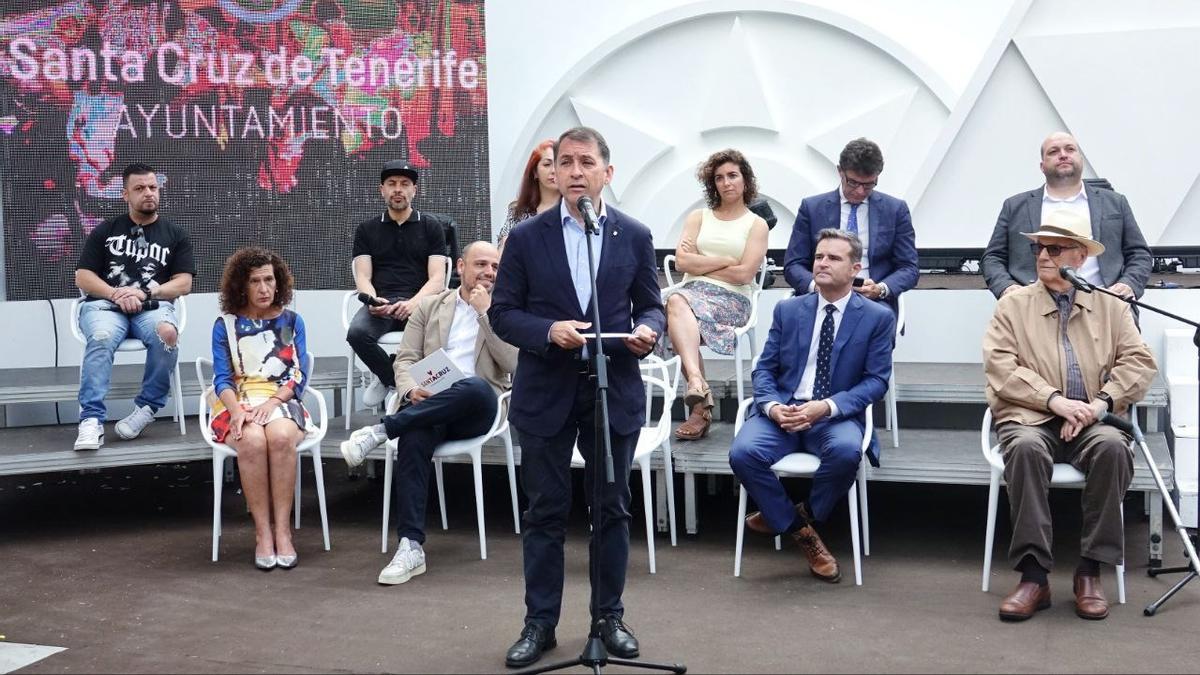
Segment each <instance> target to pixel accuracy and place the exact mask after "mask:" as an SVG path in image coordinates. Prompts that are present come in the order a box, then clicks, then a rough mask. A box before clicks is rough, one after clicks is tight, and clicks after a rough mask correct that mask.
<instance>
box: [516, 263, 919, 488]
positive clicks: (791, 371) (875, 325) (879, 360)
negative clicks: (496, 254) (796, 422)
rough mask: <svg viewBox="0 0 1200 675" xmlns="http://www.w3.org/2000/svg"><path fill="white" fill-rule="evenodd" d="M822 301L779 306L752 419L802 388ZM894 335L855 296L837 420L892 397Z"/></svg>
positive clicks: (837, 343)
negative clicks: (888, 396) (890, 388)
mask: <svg viewBox="0 0 1200 675" xmlns="http://www.w3.org/2000/svg"><path fill="white" fill-rule="evenodd" d="M506 255H507V253H506ZM817 300H818V294H817V293H809V294H807V295H802V296H797V297H792V298H787V299H786V300H782V301H780V303H779V304H777V305H775V315H774V317H773V318H772V319H771V332H770V333H769V334H768V335H767V344H766V346H764V347H763V352H762V356H760V357H758V365H757V366H756V367H755V368H754V374H753V378H754V406H753V408H754V410H753V412H752V414H762V407H763V405H764V404H766V403H770V402H771V401H778V402H779V403H787V402H788V401H790V400H792V395H793V394H795V392H796V387H798V386H800V378H801V377H802V376H803V375H804V367H805V365H806V364H807V363H808V348H809V345H811V344H812V335H813V328H814V326H815V325H816V323H815V322H816V313H817V304H818V303H817ZM895 330H896V319H895V317H894V316H893V315H892V313H891V312H889V311H888V310H887V308H886V307H884V306H883V305H880V304H879V303H876V302H870V301H868V300H867V299H866V298H864V297H862V296H861V295H859V294H858V293H852V294H851V295H850V302H849V303H848V304H847V305H846V314H845V316H843V317H842V321H841V324H840V325H839V326H838V332H837V335H836V336H835V337H834V339H833V354H832V356H830V362H829V368H830V389H831V390H832V391H833V395H832V396H830V398H832V399H833V402H834V404H836V405H837V408H838V417H837V419H842V418H846V417H854V418H857V419H858V420H859V422H860V423H862V424H864V425H865V424H867V423H868V422H869V420H866V419H865V416H864V414H863V413H864V412H865V411H866V408H867V406H868V405H870V404H871V403H874V402H875V401H878V400H881V399H882V398H883V396H884V394H886V393H887V386H888V378H889V377H891V375H892V339H893V337H894V333H895ZM868 459H869V460H870V462H871V464H873V465H874V466H879V444H878V443H877V442H876V440H875V438H874V437H872V439H871V447H870V448H869V449H868Z"/></svg>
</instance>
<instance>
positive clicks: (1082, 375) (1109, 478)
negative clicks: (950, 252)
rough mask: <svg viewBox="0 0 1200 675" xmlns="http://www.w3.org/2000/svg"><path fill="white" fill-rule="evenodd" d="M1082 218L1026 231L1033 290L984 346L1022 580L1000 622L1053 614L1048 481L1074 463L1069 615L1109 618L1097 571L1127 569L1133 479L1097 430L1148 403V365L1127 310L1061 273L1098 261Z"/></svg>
mask: <svg viewBox="0 0 1200 675" xmlns="http://www.w3.org/2000/svg"><path fill="white" fill-rule="evenodd" d="M1090 235H1091V227H1090V224H1089V223H1088V220H1087V219H1086V218H1084V217H1083V216H1081V215H1079V214H1076V213H1073V212H1071V211H1066V210H1058V211H1053V212H1050V213H1048V214H1047V215H1046V217H1045V218H1043V219H1042V225H1041V227H1040V229H1038V230H1037V231H1035V232H1031V233H1026V234H1025V236H1026V237H1028V238H1029V240H1030V247H1031V248H1032V251H1033V256H1034V259H1035V261H1036V263H1037V274H1038V280H1037V281H1036V282H1034V283H1033V284H1030V285H1029V286H1024V287H1022V288H1019V289H1017V290H1015V291H1013V292H1011V293H1008V294H1006V295H1005V296H1004V297H1003V298H1001V299H1000V301H999V303H997V305H996V311H995V314H994V315H993V316H992V321H991V324H990V325H989V326H988V330H987V333H986V334H985V335H984V338H983V361H984V371H985V373H986V376H987V392H986V393H987V401H988V406H989V407H990V408H991V409H992V415H993V418H994V420H995V424H996V434H997V436H998V437H999V439H1000V446H1001V450H1002V453H1003V457H1004V478H1005V481H1006V482H1007V483H1008V495H1009V502H1010V508H1011V514H1012V524H1013V535H1012V544H1011V546H1010V548H1009V556H1010V557H1011V559H1012V561H1013V563H1014V566H1015V569H1017V570H1018V571H1020V572H1021V580H1020V582H1019V583H1018V585H1017V587H1016V589H1015V590H1014V591H1013V592H1012V593H1011V594H1010V595H1009V596H1008V597H1006V598H1005V599H1004V601H1003V602H1002V603H1001V604H1000V618H1001V619H1004V620H1009V621H1021V620H1024V619H1028V618H1030V617H1031V616H1033V614H1034V613H1035V612H1037V611H1038V610H1041V609H1045V608H1047V607H1049V606H1050V584H1049V580H1048V574H1049V571H1050V569H1051V567H1052V566H1053V563H1054V559H1053V556H1052V553H1051V549H1052V546H1051V544H1052V538H1051V522H1050V504H1049V490H1050V475H1051V473H1052V472H1053V465H1054V463H1055V462H1069V463H1070V464H1071V465H1072V466H1074V467H1075V468H1077V469H1079V470H1080V471H1081V472H1083V473H1084V474H1085V475H1086V476H1087V485H1086V486H1085V487H1084V489H1083V498H1082V500H1081V501H1082V506H1083V520H1082V532H1081V535H1080V561H1079V565H1078V567H1077V568H1076V570H1075V575H1074V579H1073V585H1074V593H1075V613H1076V614H1077V615H1079V616H1080V617H1082V618H1084V619H1103V618H1105V617H1106V616H1108V601H1107V600H1106V599H1105V597H1104V590H1103V587H1102V585H1101V583H1100V564H1101V563H1104V564H1107V565H1118V564H1121V562H1122V561H1123V559H1124V548H1125V547H1124V532H1123V528H1122V521H1121V500H1122V498H1123V497H1124V496H1125V490H1126V488H1128V487H1129V481H1130V479H1131V478H1132V476H1133V452H1132V450H1131V449H1130V447H1129V439H1128V438H1127V437H1126V436H1125V435H1124V434H1123V433H1122V432H1121V431H1119V430H1118V429H1116V428H1115V427H1112V426H1108V425H1104V424H1097V420H1098V419H1099V418H1100V417H1101V416H1103V414H1104V413H1105V412H1108V411H1112V412H1115V413H1121V412H1124V411H1125V410H1126V409H1127V408H1128V407H1129V405H1130V404H1132V403H1136V402H1137V401H1138V400H1140V399H1141V398H1142V396H1143V395H1144V394H1145V392H1146V389H1147V388H1148V387H1149V385H1150V380H1151V379H1152V378H1153V377H1154V373H1155V371H1156V366H1155V363H1154V357H1153V356H1152V355H1151V353H1150V350H1149V349H1147V347H1146V345H1145V343H1144V342H1143V341H1142V336H1141V334H1139V333H1138V330H1137V327H1136V326H1135V325H1134V322H1133V316H1132V312H1131V311H1130V308H1129V305H1127V304H1126V303H1124V302H1122V301H1121V300H1118V299H1117V298H1114V297H1111V296H1108V295H1103V294H1100V293H1094V294H1093V293H1084V292H1076V290H1075V288H1074V287H1073V286H1072V285H1071V284H1070V283H1069V282H1068V281H1067V280H1066V279H1064V278H1063V277H1062V276H1061V273H1060V269H1061V268H1063V267H1069V268H1071V269H1073V270H1078V269H1079V268H1080V267H1082V266H1083V264H1084V262H1085V261H1086V260H1087V259H1088V258H1089V257H1095V256H1098V255H1100V254H1101V253H1103V252H1104V246H1103V245H1102V244H1100V243H1099V242H1097V241H1095V240H1094V239H1092V238H1091V236H1090Z"/></svg>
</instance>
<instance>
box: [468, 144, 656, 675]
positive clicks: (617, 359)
mask: <svg viewBox="0 0 1200 675" xmlns="http://www.w3.org/2000/svg"><path fill="white" fill-rule="evenodd" d="M554 166H555V170H554V171H555V174H554V175H555V181H556V183H557V185H558V189H559V191H560V192H561V193H562V196H563V198H562V200H561V201H560V202H559V205H558V207H557V208H551V209H547V210H546V211H544V212H543V213H541V214H540V215H538V216H535V217H533V218H530V219H529V220H526V221H525V222H523V223H521V224H520V225H518V226H517V227H515V228H513V230H512V233H511V234H509V236H508V240H507V241H506V242H505V246H504V258H503V260H502V262H501V263H500V271H499V274H498V276H497V278H496V286H495V289H494V290H493V295H492V306H491V308H490V309H489V310H488V317H489V318H490V320H491V324H492V329H493V330H494V331H495V333H496V335H498V336H499V337H500V339H502V340H504V341H505V342H508V343H509V344H512V345H515V346H517V347H519V348H520V350H521V351H520V355H519V356H518V360H517V370H516V373H515V375H514V379H513V389H512V392H513V393H512V405H511V409H510V410H509V414H508V419H509V421H510V422H511V423H512V425H513V426H514V427H516V429H517V431H518V432H519V433H520V437H521V486H522V488H523V490H524V492H525V496H526V498H527V499H528V501H529V505H528V508H527V509H526V511H525V515H524V517H523V518H522V522H523V525H524V527H523V529H522V533H523V534H522V542H521V543H522V547H523V549H524V557H525V607H526V614H525V627H524V629H523V630H522V631H521V636H520V638H519V639H518V640H517V641H516V643H514V644H513V645H512V647H511V648H509V650H508V653H507V654H506V656H505V665H507V666H509V667H523V666H527V665H530V664H532V663H534V662H535V661H537V660H538V659H539V658H540V657H541V655H542V652H544V651H545V650H547V649H551V648H553V647H554V646H556V644H557V642H556V640H555V636H554V629H555V627H556V626H557V624H558V619H559V611H560V609H561V606H562V590H563V542H564V540H565V538H566V525H567V515H568V514H569V512H570V509H571V451H572V448H573V447H574V445H575V444H576V443H578V444H579V450H580V452H581V453H582V455H583V458H584V461H585V462H586V468H585V470H584V485H585V486H587V490H588V493H589V494H588V495H587V497H588V503H589V504H594V503H595V502H596V500H595V499H594V495H591V494H590V492H591V485H592V472H593V471H600V470H602V468H603V467H597V466H593V461H592V458H593V449H594V447H595V445H596V443H595V441H596V433H595V427H594V421H595V412H594V405H595V393H596V392H595V382H594V380H593V378H592V377H591V375H592V374H593V370H594V369H593V367H592V364H591V362H590V361H589V360H588V357H589V356H590V353H589V351H590V349H589V348H591V349H594V348H595V342H594V340H588V339H585V337H584V336H583V333H595V334H599V333H601V332H603V333H621V334H627V335H629V337H625V338H623V339H605V340H604V353H605V355H606V356H608V357H609V360H608V411H609V423H610V427H609V429H608V432H609V435H610V439H611V445H612V455H613V470H614V476H615V478H616V482H615V483H614V484H613V485H605V489H604V493H603V494H602V495H601V496H600V499H599V504H600V509H601V510H602V514H603V520H604V524H603V527H602V529H601V531H600V532H598V533H593V534H592V547H591V555H594V556H599V559H598V565H597V568H598V572H597V574H598V578H597V579H594V580H593V581H592V583H594V584H596V589H595V590H596V595H595V599H596V606H595V607H594V608H593V611H594V612H595V616H593V617H592V618H593V619H594V620H597V621H598V622H599V627H600V636H601V638H602V639H603V641H604V645H605V647H606V648H607V650H608V652H609V654H611V655H614V656H618V657H620V658H634V657H636V656H638V642H637V639H636V638H634V636H633V634H632V632H631V631H630V630H629V628H628V627H627V626H626V625H625V624H624V622H623V616H624V612H625V608H624V605H623V604H622V603H621V594H622V592H623V591H624V588H625V568H626V566H627V563H628V559H629V521H630V514H629V501H630V493H629V470H630V465H631V463H632V460H633V450H634V447H635V446H636V444H637V438H638V433H639V432H640V430H641V428H642V424H643V423H644V421H645V401H646V399H645V390H644V389H643V387H642V380H641V373H640V371H639V369H638V359H640V358H642V357H643V356H645V355H646V354H648V353H650V350H651V349H653V348H654V345H655V343H656V342H657V340H658V336H659V335H661V334H662V332H663V324H664V323H665V321H666V318H665V314H664V312H663V305H662V300H661V298H660V297H659V288H658V271H657V267H656V264H655V263H656V260H655V257H654V242H653V240H652V238H651V235H650V230H649V228H647V227H646V226H645V225H643V224H642V223H640V222H638V221H637V220H634V219H633V218H631V217H629V216H627V215H625V214H623V213H621V212H620V211H617V210H616V209H615V208H613V207H611V206H609V205H608V204H606V203H604V202H603V201H602V200H601V198H600V193H601V191H602V190H603V189H604V186H605V185H607V184H608V183H609V181H610V180H611V179H612V174H613V168H612V165H611V164H609V150H608V144H607V143H605V141H604V138H603V137H602V136H601V135H600V134H599V132H597V131H596V130H594V129H590V128H588V127H575V128H573V129H569V130H567V131H566V132H564V133H563V134H562V136H560V137H559V139H558V142H557V143H556V144H555V146H554ZM584 195H586V196H588V197H589V198H591V200H592V203H593V204H596V205H598V206H599V208H598V212H599V217H598V221H599V225H600V232H599V233H598V234H586V233H585V231H584V227H583V218H582V216H581V214H580V213H579V210H578V208H577V206H576V205H577V202H578V200H579V198H580V197H581V196H584ZM589 236H590V237H592V247H593V250H594V257H595V259H596V272H597V275H596V276H597V279H596V287H597V293H598V294H599V296H600V297H599V298H598V299H596V298H593V297H592V288H591V280H590V276H589V270H588V249H587V239H586V238H587V237H589ZM593 302H598V303H599V312H600V323H601V325H599V326H593V325H592V324H591V317H592V315H593V310H592V304H593Z"/></svg>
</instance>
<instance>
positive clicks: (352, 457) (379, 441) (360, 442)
mask: <svg viewBox="0 0 1200 675" xmlns="http://www.w3.org/2000/svg"><path fill="white" fill-rule="evenodd" d="M387 439H388V438H387V434H381V433H376V431H375V426H374V425H372V426H369V427H363V428H361V429H357V430H355V431H354V432H352V433H351V434H350V438H347V439H346V440H344V441H342V444H341V445H340V446H338V447H339V448H340V449H341V451H342V457H344V458H345V459H346V464H347V465H349V466H350V467H351V468H354V467H356V466H358V465H359V464H362V463H363V459H365V458H366V456H367V453H369V452H371V451H372V450H374V449H375V448H378V447H379V446H380V445H383V444H384V443H386V442H387Z"/></svg>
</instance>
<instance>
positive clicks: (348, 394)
mask: <svg viewBox="0 0 1200 675" xmlns="http://www.w3.org/2000/svg"><path fill="white" fill-rule="evenodd" d="M342 401H343V403H344V405H343V406H342V413H343V414H345V415H346V429H347V430H349V429H350V418H351V417H353V416H354V349H353V348H350V355H349V356H347V357H346V391H345V393H343V394H342ZM384 553H387V551H384Z"/></svg>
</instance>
